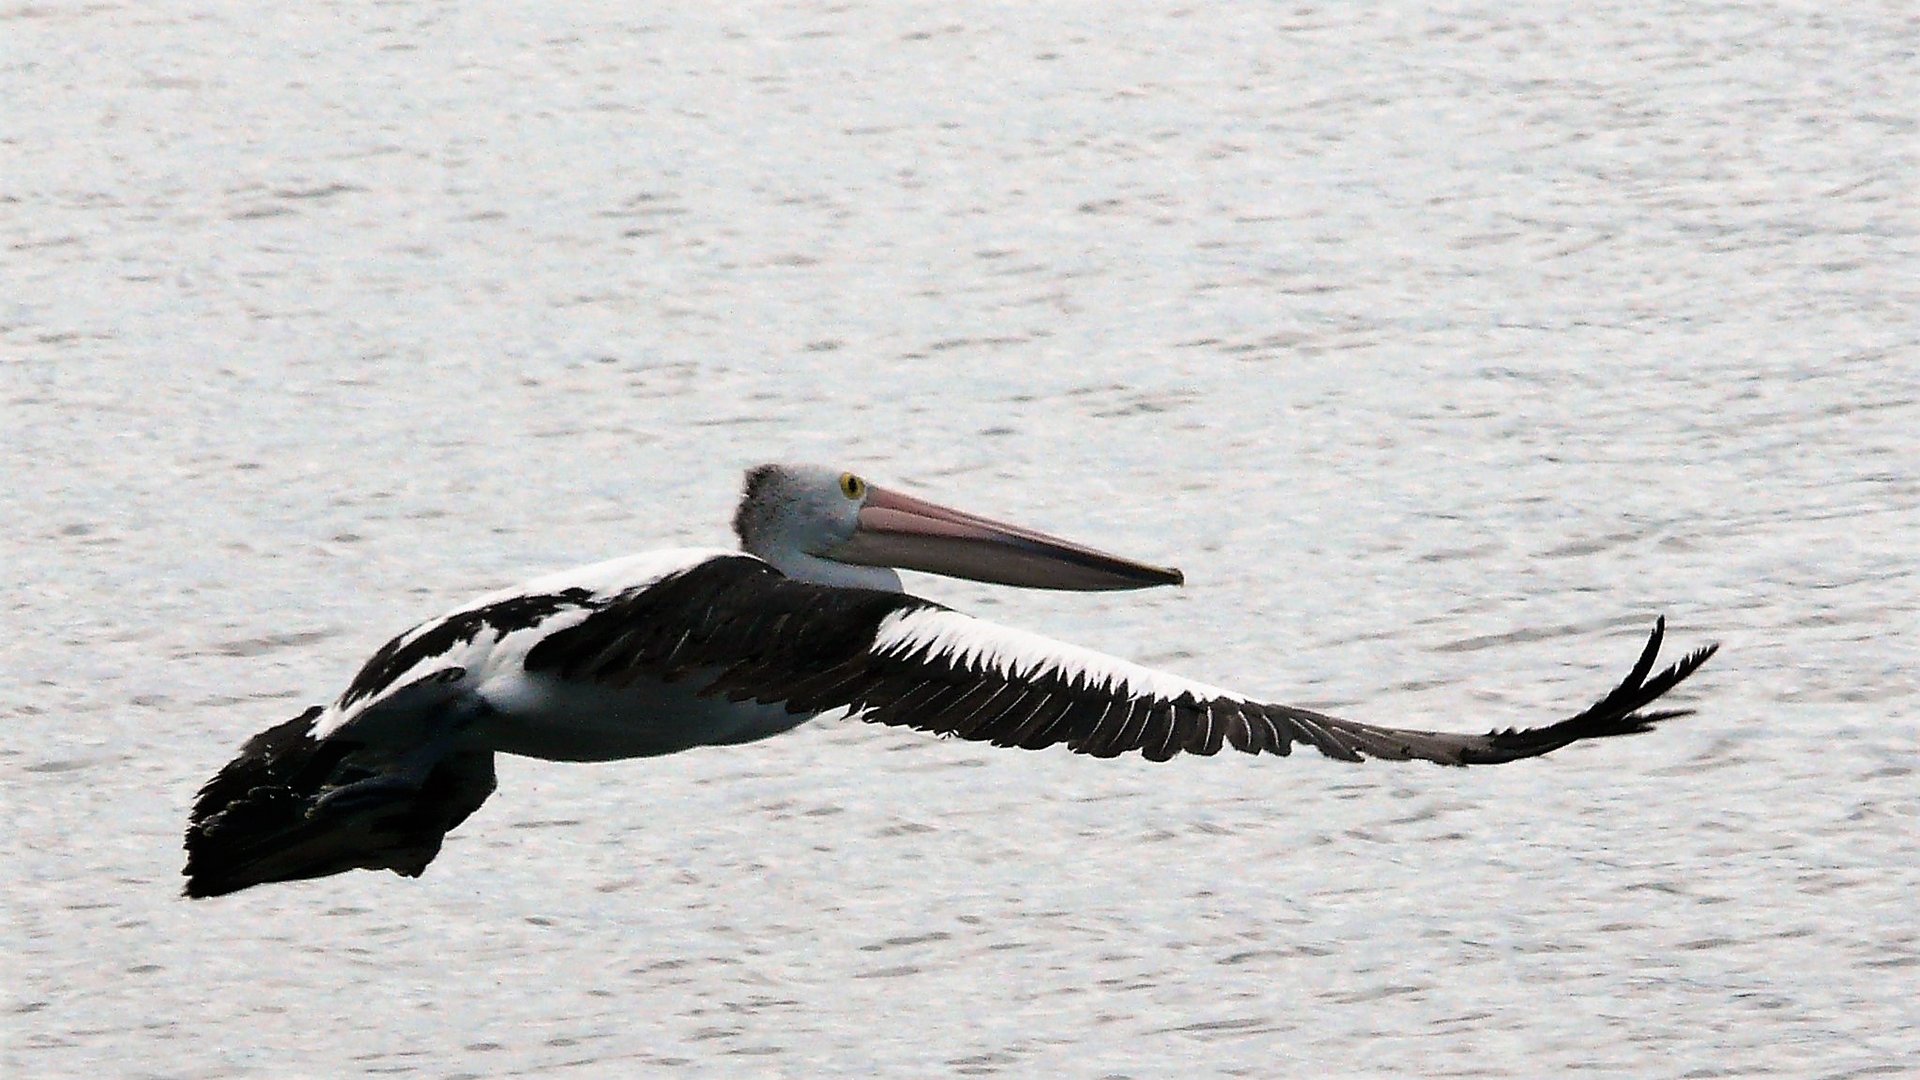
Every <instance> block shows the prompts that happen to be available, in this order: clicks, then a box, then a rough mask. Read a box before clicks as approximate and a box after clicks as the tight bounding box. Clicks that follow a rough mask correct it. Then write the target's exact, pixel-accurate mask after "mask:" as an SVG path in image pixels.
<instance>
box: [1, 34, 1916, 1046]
mask: <svg viewBox="0 0 1920 1080" xmlns="http://www.w3.org/2000/svg"><path fill="white" fill-rule="evenodd" d="M1917 44H1920V24H1916V22H1915V21H1914V20H1913V19H1912V18H1911V17H1910V16H1908V15H1905V14H1902V13H1901V12H1900V9H1899V8H1898V6H1897V5H1896V6H1872V5H1854V6H1850V7H1845V8H1840V9H1835V10H1832V11H1825V12H1822V11H1820V10H1817V9H1815V8H1813V7H1759V6H1754V7H1744V6H1709V5H1689V4H1677V5H1669V6H1666V7H1662V8H1660V9H1658V10H1654V9H1649V8H1647V7H1645V6H1644V5H1629V4H1620V5H1613V6H1608V5H1588V6H1586V7H1584V8H1581V9H1579V10H1577V11H1571V12H1556V13H1553V14H1551V15H1545V14H1543V15H1532V14H1524V13H1520V12H1516V11H1514V10H1511V5H1494V6H1490V7H1486V8H1472V7H1451V8H1448V9H1447V10H1446V11H1444V12H1433V11H1424V10H1403V9H1398V8H1390V7H1362V6H1357V5H1356V6H1353V7H1351V8H1349V7H1347V6H1337V5H1336V6H1329V7H1324V8H1322V7H1313V6H1305V7H1302V6H1298V5H1292V6H1264V5H1262V6H1254V5H1219V6H1217V7H1214V8H1209V7H1200V8H1191V9H1175V8H1170V7H1163V6H1158V5H1126V6H1119V5H1100V6H1095V5H1084V6H1075V7H1064V6H1061V7H1046V8H1042V9H1028V8H1023V7H1018V6H974V5H953V4H943V5H937V6H927V7H916V8H907V7H894V6H888V5H862V6H854V7H844V8H843V7H834V6H814V5H805V4H801V5H790V6H784V7H770V6H769V7H755V8H754V9H752V10H751V11H741V10H738V9H735V8H732V7H725V8H724V10H715V11H704V12H696V11H691V10H688V9H686V8H685V7H684V6H679V5H662V6H658V7H649V8H646V9H644V10H637V11H636V10H630V9H627V8H619V7H613V8H604V9H595V10H592V11H589V10H586V9H583V8H581V6H579V5H548V6H546V7H544V8H538V9H527V8H525V7H523V6H517V5H516V6H494V5H460V6H445V5H434V4H423V3H417V2H399V3H390V4H382V5H341V6H331V7H329V6H320V7H315V6H313V5H306V6H302V7H298V8H287V9H285V10H284V11H280V10H275V9H271V8H261V7H258V6H245V5H242V6H228V7H213V8H208V7H206V6H204V5H186V4H179V3H173V2H165V0H163V2H160V3H153V4H142V5H128V4H116V3H105V4H94V5H88V6H84V7H83V6H78V5H66V4H47V5H25V6H22V5H16V6H13V7H10V8H7V9H5V10H0V92H3V93H4V100H5V101H6V102H7V103H8V105H7V107H6V108H5V109H4V110H0V145H3V146H4V156H3V158H0V160H4V162H5V164H4V165H3V166H0V269H3V270H4V274H3V275H0V276H3V277H4V280H5V285H4V287H3V288H0V401H4V405H0V409H3V410H4V411H3V412H0V429H3V430H4V436H3V438H4V445H5V447H6V460H7V466H8V468H7V479H6V482H5V483H4V484H3V485H0V537H4V540H3V541H0V543H3V545H4V546H0V559H3V560H4V563H5V565H6V566H7V567H8V576H9V578H10V579H11V588H10V589H9V590H8V591H7V594H6V596H5V598H4V599H3V600H0V609H3V610H4V611H5V613H6V614H5V624H4V627H5V631H6V634H5V638H6V640H5V644H4V657H5V663H4V666H3V667H0V710H4V713H5V714H6V716H7V717H8V722H7V738H6V739H5V740H4V745H3V746H0V773H4V775H5V777H6V779H5V783H4V787H3V788H0V791H3V792H4V799H5V808H4V809H5V813H6V817H7V820H8V825H9V828H8V829H7V830H6V833H5V837H4V839H0V850H4V851H5V853H6V867H7V871H8V872H7V879H8V881H7V885H6V886H5V900H6V910H7V916H8V921H7V931H6V941H7V944H6V964H5V966H6V970H7V977H6V979H5V980H4V985H5V993H6V1001H5V1002H4V1009H5V1011H4V1021H0V1033H4V1044H3V1046H0V1054H3V1055H4V1056H3V1057H0V1064H4V1066H5V1071H6V1072H7V1073H8V1074H9V1075H16V1074H17V1075H20V1076H71V1075H89V1076H102V1075H153V1076H168V1077H175V1076H180V1077H229V1076H285V1075H290V1074H292V1075H339V1074H342V1073H347V1072H354V1071H366V1072H378V1073H385V1074H397V1075H409V1076H411V1075H419V1076H433V1077H444V1076H508V1075H516V1074H527V1073H534V1074H540V1075H595V1074H601V1075H610V1074H627V1075H632V1074H643V1073H647V1072H650V1071H659V1072H684V1073H710V1074H719V1075H739V1074H743V1073H750V1074H774V1075H790V1076H820V1075H858V1074H866V1073H870V1072H873V1071H882V1072H887V1073H893V1074H901V1075H913V1074H919V1075H927V1074H937V1073H951V1074H993V1073H1000V1074H1005V1075H1019V1076H1034V1075H1045V1074H1069V1075H1079V1076H1142V1077H1144V1076H1159V1075H1169V1074H1173V1073H1175V1072H1201V1073H1206V1074H1211V1075H1229V1074H1242V1075H1251V1076H1267V1075H1274V1074H1276V1073H1280V1074H1293V1075H1308V1074H1310V1073H1313V1072H1324V1071H1331V1072H1336V1073H1345V1074H1375V1075H1415V1074H1418V1075H1430V1076H1438V1075H1472V1076H1514V1077H1524V1076H1540V1075H1549V1074H1552V1073H1556V1072H1561V1071H1566V1070H1574V1069H1579V1070H1583V1071H1585V1072H1587V1073H1589V1074H1594V1073H1597V1074H1602V1075H1675V1076H1679V1075H1688V1076H1720V1075H1726V1076H1759V1075H1782V1076H1867V1075H1892V1074H1900V1073H1909V1072H1914V1071H1920V1045H1917V1044H1920V1036H1916V1034H1915V1032H1916V1030H1917V1028H1920V1006H1916V1004H1915V1002H1916V1001H1920V925H1917V924H1920V919H1916V907H1915V901H1914V896H1915V892H1916V888H1917V887H1920V839H1917V837H1920V828H1916V818H1917V817H1920V783H1917V782H1916V777H1915V764H1916V760H1915V759H1916V750H1920V707H1917V706H1916V701H1917V700H1920V676H1916V651H1915V646H1914V642H1915V638H1916V630H1920V574H1916V570H1915V555H1914V551H1915V547H1916V538H1917V537H1920V509H1917V507H1920V480H1916V473H1920V469H1916V463H1920V434H1916V432H1920V321H1917V320H1916V314H1915V313H1916V312H1917V311H1920V289H1917V288H1916V285H1915V282H1916V280H1920V274H1917V273H1916V270H1917V268H1920V263H1917V262H1916V252H1915V246H1916V245H1915V238H1916V233H1920V213H1916V205H1915V196H1914V194H1913V186H1912V180H1913V177H1914V176H1915V175H1916V166H1920V162H1917V161H1916V160H1915V159H1916V156H1920V155H1916V152H1915V146H1916V137H1915V136H1916V122H1915V119H1914V110H1913V105H1914V103H1915V101H1917V100H1920V78H1917V77H1916V74H1915V72H1916V70H1920V69H1916V68H1915V66H1914V65H1913V63H1912V60H1913V57H1914V55H1915V51H1916V45H1917ZM767 458H812V459H819V460H827V461H832V462H844V463H846V464H848V465H851V466H856V467H859V468H861V469H863V470H864V471H866V472H868V473H870V474H872V475H874V476H875V477H878V478H882V479H884V480H887V481H890V482H894V483H897V484H899V485H900V486H905V487H909V488H912V489H915V490H918V491H921V492H923V493H926V494H929V495H932V496H935V497H939V498H941V499H943V500H946V501H951V502H955V503H958V504H961V505H966V506H970V507H974V508H977V509H981V510H984V511H989V512H994V513H999V514H1004V515H1006V516H1009V517H1013V518H1016V519H1020V520H1026V521H1031V522H1033V523H1035V524H1037V525H1041V526H1043V527H1046V528H1049V529H1052V530H1055V531H1060V532H1064V533H1067V534H1070V535H1073V536H1076V537H1081V538H1084V539H1087V540H1089V541H1092V542H1096V543H1099V544H1101V545H1103V546H1109V547H1112V548H1116V549H1119V550H1123V551H1126V552H1128V553H1131V554H1136V555H1139V556H1142V557H1145V558H1150V559H1155V560H1163V561H1169V562H1177V563H1178V564H1179V565H1181V566H1182V567H1183V568H1184V569H1185V570H1186V572H1187V574H1188V579H1189V582H1190V585H1189V586H1188V587H1187V588H1185V589H1183V590H1178V591H1165V592H1161V593H1154V594H1141V595H1130V596H1127V595H1123V596H1077V597H1076V596H1053V595H1044V594H1031V595H1027V594H1016V593H1011V592H1007V591H995V590H991V589H987V588H984V587H976V586H971V585H962V584H955V583H950V582H942V581H931V580H921V581H917V582H915V585H916V586H917V587H920V588H922V589H924V591H926V592H928V593H929V594H931V595H934V596H936V597H938V598H940V599H943V600H946V601H948V602H951V603H954V604H956V605H959V606H962V607H966V608H969V609H971V610H974V611H977V612H981V613H984V614H988V615H991V616H993V617H996V618H1000V619H1003V620H1006V621H1009V622H1014V623H1017V624H1019V625H1023V626H1028V627H1032V628H1036V629H1041V630H1044V631H1046V632H1049V633H1053V634H1056V635H1058V636H1062V637H1066V638H1069V639H1071V640H1075V641H1080V642H1084V643H1086V644H1090V645H1094V646H1097V647H1101V648H1104V649H1107V650H1109V651H1113V652H1118V653H1121V654H1124V655H1128V656H1132V657H1135V658H1138V659H1141V660H1145V661H1148V662H1151V663H1155V664H1160V665H1163V666H1167V667H1172V668H1175V669H1178V670H1179V671H1181V672H1182V673H1185V674H1188V675H1191V676H1195V677H1199V678H1203V679H1206V680H1208V681H1211V682H1216V683H1221V684H1225V685H1229V686H1234V687H1238V688H1243V689H1246V690H1249V691H1259V692H1262V693H1268V694H1271V695H1273V696H1275V697H1277V698H1279V699H1282V700H1290V701H1296V702H1300V703H1303V704H1312V705H1318V706H1321V707H1325V708H1333V709H1338V710H1343V711H1348V712H1351V713H1353V714H1356V715H1359V716H1362V717H1365V718H1369V719H1377V720H1382V721H1389V722H1393V721H1399V722H1406V723H1420V724H1435V725H1441V724H1444V725H1458V726H1461V727H1466V728H1484V727H1486V726H1490V725H1493V724H1499V725H1506V724H1508V723H1513V722H1520V721H1537V720H1545V719H1551V718H1552V717H1553V715H1554V713H1555V712H1556V711H1557V710H1562V709H1565V708H1567V707H1569V706H1575V705H1578V704H1583V703H1584V702H1585V701H1586V700H1587V699H1589V698H1591V697H1592V696H1593V695H1595V694H1597V693H1599V692H1600V691H1602V690H1604V689H1605V688H1606V687H1607V686H1608V685H1610V684H1611V682H1612V681H1613V680H1614V679H1616V678H1617V677H1618V676H1619V674H1620V673H1621V672H1622V670H1623V669H1624V668H1625V666H1626V665H1627V663H1628V662H1629V661H1630V660H1631V658H1632V655H1633V653H1634V651H1635V649H1636V648H1637V646H1638V644H1639V641H1638V638H1639V635H1640V634H1641V633H1642V632H1643V631H1644V629H1645V628H1646V626H1647V625H1648V624H1649V623H1650V622H1651V620H1652V618H1653V616H1654V615H1655V614H1657V613H1660V612H1665V613H1666V614H1667V615H1668V616H1669V619H1670V621H1671V624H1672V632H1673V635H1674V639H1675V644H1676V645H1678V646H1681V647H1691V646H1694V645H1696V644H1699V643H1703V642H1706V641H1709V640H1719V641H1723V642H1725V649H1724V651H1723V652H1722V653H1721V655H1720V656H1719V657H1718V658H1716V659H1715V660H1714V662H1713V663H1712V664H1711V665H1710V666H1709V667H1708V668H1707V669H1706V670H1705V671H1704V672H1703V673H1702V674H1701V675H1700V676H1698V677H1697V678H1696V680H1695V681H1693V682H1692V683H1690V684H1689V685H1688V686H1687V687H1686V691H1687V692H1686V693H1685V694H1684V695H1681V696H1682V697H1683V699H1684V700H1685V702H1686V703H1687V704H1689V705H1693V706H1697V707H1698V708H1699V709H1700V713H1699V715H1698V716H1696V717H1694V718H1692V719H1689V720H1687V721H1684V722H1681V723H1676V724H1674V725H1672V726H1670V727H1669V728H1667V729H1664V730H1662V731H1661V732H1660V733H1659V734H1657V735H1653V736H1647V737H1644V738H1640V739H1634V740H1624V741H1619V742H1614V743H1610V744H1606V745H1596V746H1588V747H1579V748H1575V749H1572V750H1569V751H1567V752H1565V753H1562V754H1559V755H1556V756H1554V757H1552V758H1550V759H1547V760H1545V761H1540V762H1528V763H1522V764H1517V765H1514V766H1510V767H1507V768H1502V769H1488V770H1471V771H1454V770H1441V769H1437V768H1428V767H1407V766H1400V767H1396V766H1392V765H1385V764H1378V763H1376V764H1373V765H1370V766H1367V767H1351V766H1344V765H1341V764H1338V763H1334V762H1329V761H1323V760H1319V759H1311V758H1307V757H1298V758H1295V759H1293V760H1285V761H1282V760H1271V759H1263V760H1248V759H1242V758H1238V757H1235V758H1231V759H1227V758H1222V759H1217V760H1207V761H1198V760H1196V761H1184V762H1176V763H1171V764H1168V765H1161V766H1153V765H1149V764H1147V763H1144V762H1139V761H1114V762H1100V761H1091V760H1084V759H1080V758H1077V757H1075V756H1073V755H1070V754H1065V753H1039V754H1023V753H1017V752H1011V751H994V750H992V749H990V748H983V747H979V746H974V745H968V744H959V743H952V742H940V741H936V740H931V739H926V738H922V737H917V736H914V735H912V734H910V733H903V732H898V731H893V730H879V729H872V728H866V727H862V726H860V725H857V724H835V725H820V726H815V727H810V728H803V729H801V730H800V731H799V732H797V733H795V734H793V735H791V736H788V737H785V738H781V739H776V740H772V741H769V742H765V743H761V744H758V745H755V746H751V747H746V748H739V749H733V750H726V751H713V752H696V753H689V754H684V755H680V756H677V757H673V758H669V759H664V760H657V761H643V762H629V763H622V764H615V765H607V766H599V767H579V766H563V765H550V764H544V763H538V762H529V761H520V760H509V761H507V762H505V763H503V767H502V778H501V791H500V794H499V795H497V796H496V797H495V799H494V800H493V801H492V802H491V803H489V804H488V805H487V806H486V807H485V808H484V809H483V810H482V811H481V812H480V813H479V814H478V815H476V817H475V818H474V819H473V820H472V821H471V822H469V823H468V824H467V825H466V826H465V827H463V828H462V829H461V830H460V831H459V832H457V833H455V834H454V836H453V837H452V838H451V839H450V841H449V843H448V845H447V848H446V850H445V852H444V854H443V855H442V857H441V859H440V861H439V862H437V863H436V864H435V865H434V866H433V867H432V869H431V870H430V871H429V872H428V873H427V876H426V877H425V878H423V879H422V880H420V881H418V882H409V881H403V880H400V879H398V878H394V877H392V876H391V875H374V874H355V875H349V876H345V877H339V878H333V879H329V880H325V881H319V882H313V883H307V884H301V885H296V886H288V887H280V888H266V889H259V890H255V891H252V892H249V893H246V894H242V895H240V896H237V897H234V898H231V899H228V900H223V901H216V902H207V903H188V902H186V901H183V900H180V899H178V898H177V897H176V895H175V894H176V891H177V889H178V884H179V878H178V868H179V863H180V851H179V835H180V830H181V826H182V823H183V820H184V817H185V814H186V808H187V804H188V802H189V800H190V798H191V796H192V793H193V791H194V789H195V788H196V787H197V786H198V785H199V783H200V782H201V781H202V780H204V779H205V777H206V776H207V775H208V774H209V773H210V772H211V771H212V770H213V769H215V768H216V767H217V766H219V765H220V764H221V763H222V762H223V761H225V760H226V758H227V757H228V756H229V755H230V753H231V752H232V750H233V749H234V747H235V746H236V745H237V744H238V743H239V742H240V741H241V740H242V739H243V738H244V737H246V736H247V735H248V734H250V733H251V732H253V731H255V730H258V729H259V728H261V727H264V726H266V725H267V724H269V723H271V722H275V721H278V720H280V719H282V718H284V717H286V716H289V715H291V714H292V713H293V712H294V711H295V710H297V709H298V708H300V707H301V706H303V705H304V704H306V703H307V702H309V701H317V700H320V699H322V698H325V697H328V696H331V695H332V694H334V693H336V692H337V691H338V690H339V688H340V686H341V685H342V683H343V682H344V680H345V679H346V678H347V677H348V676H349V675H350V673H351V671H352V670H353V668H354V667H355V666H356V664H357V663H358V662H359V661H360V660H361V659H362V658H363V657H364V656H365V655H366V654H367V653H368V652H369V651H370V650H371V649H372V648H374V647H375V646H377V645H378V644H379V643H380V642H381V641H382V640H384V639H385V638H386V637H387V636H388V635H389V634H391V633H393V632H395V631H397V630H398V629H400V628H402V627H404V626H406V625H408V624H409V623H411V622H413V621H414V620H416V619H418V618H420V617H423V616H425V615H428V614H432V613H434V612H435V611H437V610H439V609H441V608H443V607H444V606H446V605H448V604H450V603H452V602H454V601H457V600H459V599H462V598H464V597H465V596H467V595H469V594H472V593H475V592H478V591H481V590H484V589H488V588H492V587H495V586H498V585H501V584H505V583H509V582H512V581H514V580H516V579H519V578H522V577H525V576H528V575H530V574H531V573H533V572H536V571H539V570H544V569H548V568H551V567H554V566H560V565H566V564H569V563H574V562H582V561H587V560H592V559H598V558H602V557H605V556H609V555H613V554H618V553H623V552H626V551H630V550H635V549H640V548H645V547H651V546H657V545H666V544H678V543H689V542H714V541H720V540H723V539H724V538H725V533H724V523H725V521H726V519H727V516H728V513H729V508H730V503H731V501H732V498H733V495H734V488H735V484H736V482H737V479H736V476H737V470H738V469H739V468H740V467H741V466H744V465H747V464H750V463H753V462H755V461H758V460H763V459H767Z"/></svg>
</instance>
